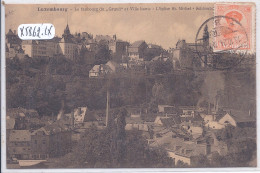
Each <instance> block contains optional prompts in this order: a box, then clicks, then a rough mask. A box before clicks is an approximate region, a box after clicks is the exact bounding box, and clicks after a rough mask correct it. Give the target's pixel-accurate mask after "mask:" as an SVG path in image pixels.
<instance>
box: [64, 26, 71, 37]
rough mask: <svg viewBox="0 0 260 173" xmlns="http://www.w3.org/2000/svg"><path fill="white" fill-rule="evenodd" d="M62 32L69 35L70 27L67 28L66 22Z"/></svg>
mask: <svg viewBox="0 0 260 173" xmlns="http://www.w3.org/2000/svg"><path fill="white" fill-rule="evenodd" d="M64 34H65V35H70V28H69V25H68V24H67V26H66V28H65V29H64Z"/></svg>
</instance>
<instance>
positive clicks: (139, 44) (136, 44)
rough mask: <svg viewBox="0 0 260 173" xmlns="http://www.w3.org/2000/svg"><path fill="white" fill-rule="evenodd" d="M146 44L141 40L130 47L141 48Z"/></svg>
mask: <svg viewBox="0 0 260 173" xmlns="http://www.w3.org/2000/svg"><path fill="white" fill-rule="evenodd" d="M143 43H145V41H144V40H139V41H136V42H134V43H133V44H131V45H130V47H140V46H141V44H143Z"/></svg>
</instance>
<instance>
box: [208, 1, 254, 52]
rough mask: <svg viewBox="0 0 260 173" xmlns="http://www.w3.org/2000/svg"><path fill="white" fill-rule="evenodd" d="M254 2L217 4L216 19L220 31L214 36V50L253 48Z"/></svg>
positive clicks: (215, 24)
mask: <svg viewBox="0 0 260 173" xmlns="http://www.w3.org/2000/svg"><path fill="white" fill-rule="evenodd" d="M253 7H254V4H248V3H247V4H237V3H236V4H230V3H226V4H223V3H221V4H219V3H217V4H215V8H214V13H215V16H221V17H219V18H216V19H215V21H214V27H215V29H216V31H217V32H218V34H217V36H216V37H214V46H213V49H214V51H223V50H234V49H235V50H245V51H248V50H250V49H251V48H252V18H253V16H252V10H253Z"/></svg>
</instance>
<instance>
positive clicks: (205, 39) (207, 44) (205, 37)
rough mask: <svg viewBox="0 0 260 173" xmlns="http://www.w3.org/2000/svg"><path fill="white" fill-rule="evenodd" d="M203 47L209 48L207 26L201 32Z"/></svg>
mask: <svg viewBox="0 0 260 173" xmlns="http://www.w3.org/2000/svg"><path fill="white" fill-rule="evenodd" d="M203 46H204V47H208V46H209V31H208V25H206V26H205V27H204V32H203Z"/></svg>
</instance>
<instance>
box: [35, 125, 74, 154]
mask: <svg viewBox="0 0 260 173" xmlns="http://www.w3.org/2000/svg"><path fill="white" fill-rule="evenodd" d="M71 147H72V132H71V130H70V129H69V128H67V127H66V126H65V125H64V124H62V123H60V122H59V121H56V122H54V123H52V124H50V125H47V126H44V127H42V128H40V129H38V130H35V131H33V132H32V134H31V151H32V157H33V159H46V158H49V157H60V156H63V155H65V154H67V153H69V152H70V151H71Z"/></svg>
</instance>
